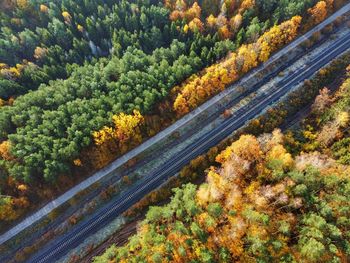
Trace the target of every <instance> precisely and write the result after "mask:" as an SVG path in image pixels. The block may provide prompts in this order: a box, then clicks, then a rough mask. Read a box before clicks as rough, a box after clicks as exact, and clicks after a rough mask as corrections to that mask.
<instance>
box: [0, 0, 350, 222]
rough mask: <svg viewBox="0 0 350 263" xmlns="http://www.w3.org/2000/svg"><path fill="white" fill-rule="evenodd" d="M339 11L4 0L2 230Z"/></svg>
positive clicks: (0, 46)
mask: <svg viewBox="0 0 350 263" xmlns="http://www.w3.org/2000/svg"><path fill="white" fill-rule="evenodd" d="M343 3H344V1H341V0H334V1H333V0H325V1H316V0H302V1H300V0H291V1H278V0H268V1H266V0H255V1H254V0H239V1H233V0H225V1H209V0H203V1H191V0H186V1H184V0H177V1H174V0H165V1H164V2H162V1H155V0H146V1H144V0H132V1H126V0H121V1H116V0H107V1H106V0H105V1H102V0H95V1H87V0H77V1H70V0H61V1H46V0H5V1H1V3H0V9H1V10H2V11H4V12H1V14H0V35H1V38H0V107H1V110H0V140H1V141H0V208H1V209H0V210H1V212H0V225H3V224H7V223H9V222H11V221H13V220H15V219H17V218H18V217H20V216H21V215H22V214H23V213H24V212H25V211H28V210H30V209H33V208H34V207H35V204H38V203H41V202H45V201H47V200H49V199H52V198H53V197H54V196H56V195H57V194H58V193H60V192H62V191H64V190H66V189H68V188H69V187H71V186H73V185H74V184H75V183H76V182H77V181H79V180H81V178H84V177H86V176H88V175H90V174H91V171H95V170H97V169H100V168H102V167H104V166H105V165H106V164H108V163H109V162H110V161H112V160H114V159H115V158H116V157H117V156H120V155H121V154H123V153H125V152H127V151H128V150H130V149H132V148H133V147H136V146H137V145H139V144H140V143H141V142H142V141H143V140H144V139H146V138H149V137H151V136H153V135H154V134H156V133H157V132H159V131H160V130H161V129H162V128H164V127H165V126H168V125H170V124H171V123H173V122H174V121H175V120H177V119H178V118H180V117H182V116H183V115H185V114H186V113H188V112H189V111H190V110H192V109H194V108H196V107H197V106H198V105H200V104H201V103H203V102H205V101H206V100H207V99H209V98H210V97H212V96H213V95H215V94H217V93H218V92H220V91H221V90H223V89H225V87H227V86H228V85H230V84H232V83H233V82H234V81H236V80H237V79H238V78H239V77H240V76H242V75H243V74H245V73H246V72H248V71H249V70H250V69H252V68H254V67H256V66H257V65H258V64H259V63H261V62H264V61H266V60H267V59H268V58H269V57H270V55H271V54H273V52H275V51H277V50H278V49H280V48H281V47H283V46H284V45H285V44H287V43H289V42H290V41H292V40H293V39H295V38H296V37H297V36H298V35H299V34H301V33H303V32H305V31H307V30H308V29H310V28H311V27H313V26H314V25H316V24H317V23H319V22H321V21H322V20H324V19H325V18H326V17H327V16H328V15H329V14H331V13H332V12H333V11H334V10H337V9H338V8H339V7H340V6H341V5H342V4H343ZM341 143H343V144H346V143H349V142H346V141H343V142H341ZM335 147H336V146H335ZM339 152H341V151H339ZM339 154H341V153H339Z"/></svg>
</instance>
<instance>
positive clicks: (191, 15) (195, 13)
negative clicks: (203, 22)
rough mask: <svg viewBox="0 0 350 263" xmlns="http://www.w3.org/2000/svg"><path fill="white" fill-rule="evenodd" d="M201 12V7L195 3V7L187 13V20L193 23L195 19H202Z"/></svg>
mask: <svg viewBox="0 0 350 263" xmlns="http://www.w3.org/2000/svg"><path fill="white" fill-rule="evenodd" d="M201 11H202V10H201V7H200V6H199V5H198V3H197V2H194V3H193V5H192V6H191V7H190V8H189V9H187V11H186V12H185V18H186V20H187V21H191V20H193V19H195V18H197V19H200V17H201Z"/></svg>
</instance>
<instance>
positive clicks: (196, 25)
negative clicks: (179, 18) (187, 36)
mask: <svg viewBox="0 0 350 263" xmlns="http://www.w3.org/2000/svg"><path fill="white" fill-rule="evenodd" d="M188 27H189V29H190V30H191V31H192V32H196V31H199V32H201V31H203V29H204V26H203V23H202V21H201V20H200V19H198V18H194V19H193V20H192V21H191V22H190V23H189V24H188Z"/></svg>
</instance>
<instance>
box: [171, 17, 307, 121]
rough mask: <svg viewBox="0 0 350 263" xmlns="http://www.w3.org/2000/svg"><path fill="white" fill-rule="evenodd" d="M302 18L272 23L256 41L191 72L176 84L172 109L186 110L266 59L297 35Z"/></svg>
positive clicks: (185, 111) (181, 112) (179, 113)
mask: <svg viewBox="0 0 350 263" xmlns="http://www.w3.org/2000/svg"><path fill="white" fill-rule="evenodd" d="M301 20H302V19H301V17H300V16H296V17H293V18H292V19H291V20H289V21H286V22H284V23H282V24H281V25H278V26H274V27H272V28H271V29H270V30H269V31H267V32H265V33H264V34H263V35H262V36H261V37H259V39H258V40H257V41H256V42H255V43H253V44H248V45H242V46H241V47H240V48H239V49H238V50H237V51H236V52H234V53H231V54H229V56H228V57H227V58H226V59H224V60H223V61H221V62H219V63H217V64H214V65H212V66H210V67H208V68H206V69H204V70H203V71H202V72H201V73H200V74H195V75H193V76H192V77H191V78H189V79H188V80H187V81H185V82H184V83H183V84H182V85H181V86H180V88H178V89H180V90H181V91H180V93H179V94H178V95H177V96H176V99H175V100H174V105H173V108H174V111H175V112H176V113H177V115H178V116H182V115H184V114H186V113H188V112H189V111H190V110H192V109H194V108H196V107H197V106H199V105H200V104H201V103H203V102H204V101H206V100H207V99H208V98H210V97H211V96H213V95H214V94H217V93H218V92H220V91H222V90H224V89H225V88H226V87H227V85H229V84H231V83H233V82H234V81H236V80H237V79H238V78H239V76H241V75H242V74H244V73H246V72H248V71H249V70H250V69H252V68H254V67H256V66H257V65H258V64H259V63H261V62H265V61H266V60H267V59H268V58H269V57H270V55H271V54H272V53H273V52H274V51H276V50H278V49H279V48H280V47H281V46H283V45H285V44H286V43H289V42H290V41H292V40H293V39H294V38H295V37H296V36H297V33H298V28H299V26H300V24H301Z"/></svg>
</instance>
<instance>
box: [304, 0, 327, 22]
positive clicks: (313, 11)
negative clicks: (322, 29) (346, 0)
mask: <svg viewBox="0 0 350 263" xmlns="http://www.w3.org/2000/svg"><path fill="white" fill-rule="evenodd" d="M308 13H309V14H310V15H311V18H312V21H313V24H314V25H315V24H318V23H320V22H321V21H323V20H324V19H325V18H326V17H327V3H326V2H325V1H319V2H318V3H317V4H316V5H315V6H314V7H312V8H310V9H309V10H308Z"/></svg>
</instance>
